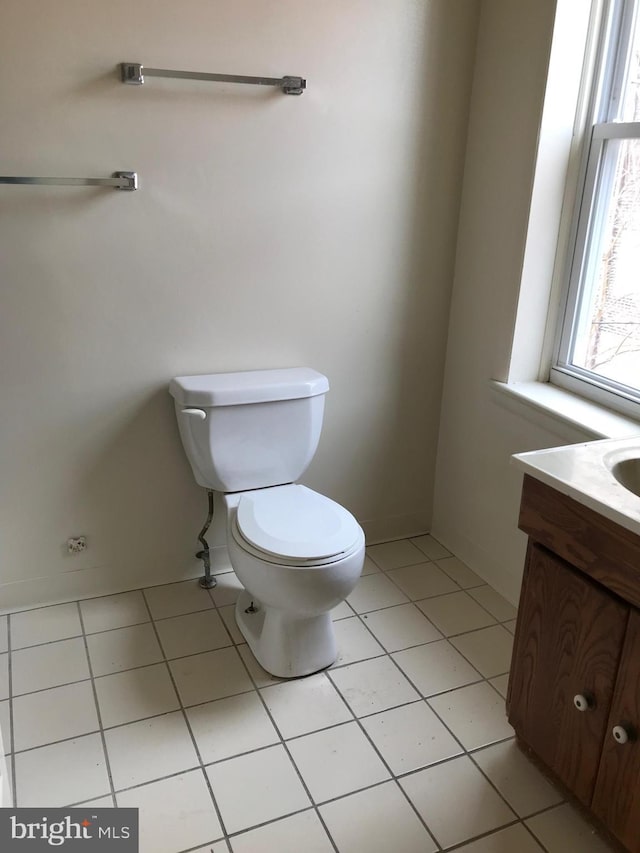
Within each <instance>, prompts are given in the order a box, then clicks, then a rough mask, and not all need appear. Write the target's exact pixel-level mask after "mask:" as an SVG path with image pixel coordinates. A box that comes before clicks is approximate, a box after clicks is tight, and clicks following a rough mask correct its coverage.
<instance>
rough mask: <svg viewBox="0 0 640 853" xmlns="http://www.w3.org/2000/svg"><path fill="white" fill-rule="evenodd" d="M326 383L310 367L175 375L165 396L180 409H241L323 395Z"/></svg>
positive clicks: (324, 379)
mask: <svg viewBox="0 0 640 853" xmlns="http://www.w3.org/2000/svg"><path fill="white" fill-rule="evenodd" d="M328 390H329V380H328V379H327V377H326V376H323V375H322V373H318V372H317V371H316V370H312V369H311V368H310V367H284V368H280V369H278V370H244V371H241V372H239V373H206V374H203V375H198V376H176V378H175V379H172V380H171V382H170V384H169V393H170V394H171V395H172V396H173V397H175V399H176V401H177V402H178V403H180V404H181V405H183V406H201V407H206V408H211V407H213V406H241V405H243V404H245V403H265V402H269V401H271V402H273V401H277V400H296V399H300V398H302V397H316V396H318V395H319V394H326V393H327V391H328Z"/></svg>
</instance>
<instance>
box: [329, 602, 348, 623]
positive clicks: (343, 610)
mask: <svg viewBox="0 0 640 853" xmlns="http://www.w3.org/2000/svg"><path fill="white" fill-rule="evenodd" d="M350 616H353V610H352V609H351V608H350V607H349V605H348V604H347V602H346V601H343V602H342V603H341V604H339V605H338V606H337V607H334V608H333V610H332V611H331V619H332V621H333V622H338V621H339V620H340V619H348V618H349V617H350Z"/></svg>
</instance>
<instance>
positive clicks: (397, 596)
mask: <svg viewBox="0 0 640 853" xmlns="http://www.w3.org/2000/svg"><path fill="white" fill-rule="evenodd" d="M408 600H409V599H408V598H407V596H406V595H405V594H404V593H403V592H401V591H400V590H399V589H398V587H397V586H396V585H395V584H393V583H391V581H390V580H389V578H388V577H387V576H386V575H383V574H382V572H379V573H378V574H377V575H366V576H365V577H363V578H360V580H359V581H358V585H357V586H356V588H355V589H354V590H353V592H352V593H351V595H350V596H349V597H348V598H347V602H348V603H349V605H350V606H351V607H353V609H354V610H355V611H356V613H366V612H367V611H369V610H379V609H380V608H381V607H392V606H393V605H394V604H405V603H406V602H407V601H408Z"/></svg>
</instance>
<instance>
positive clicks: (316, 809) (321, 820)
mask: <svg viewBox="0 0 640 853" xmlns="http://www.w3.org/2000/svg"><path fill="white" fill-rule="evenodd" d="M227 630H228V629H227ZM247 648H248V644H247ZM249 653H250V654H251V650H250V649H249ZM238 657H239V658H240V660H241V661H242V665H243V666H244V668H245V670H246V672H247V675H248V676H249V679H250V681H251V683H252V684H253V687H254V689H255V691H256V693H257V694H258V697H259V699H260V702H261V703H262V706H263V708H264V710H265V713H266V714H267V716H268V717H269V719H270V720H271V724H272V725H273V727H274V728H275V730H276V733H277V734H278V736H279V737H280V745H281V746H282V748H283V749H284V751H285V752H286V754H287V757H288V759H289V762H290V763H291V766H292V767H293V769H294V771H295V773H296V775H297V776H298V780H299V781H300V784H301V785H302V787H303V789H304V791H305V793H306V795H307V797H308V798H309V802H310V803H311V805H312V807H313V809H314V811H315V814H316V817H317V818H318V820H319V821H320V823H321V825H322V827H323V829H324V831H325V832H326V833H327V837H328V839H329V841H330V843H331V845H332V846H333V848H334V850H335V851H336V853H340V851H339V850H338V846H337V844H336V843H335V841H334V840H333V837H332V835H331V833H330V832H329V827H328V826H327V825H326V823H325V821H324V818H323V817H322V815H321V814H320V811H319V809H318V806H317V805H316V803H315V800H314V799H313V797H312V796H311V791H310V790H309V787H308V786H307V783H306V782H305V780H304V778H303V776H302V773H301V772H300V770H299V769H298V765H297V764H296V763H295V761H294V760H293V756H292V755H291V751H290V750H289V748H288V746H287V743H286V741H285V740H284V738H283V737H282V732H281V730H280V727H279V726H278V724H277V723H276V720H275V719H274V717H273V714H272V713H271V711H270V710H269V706H268V705H267V703H266V701H265V698H264V696H263V695H262V693H261V692H260V689H259V688H258V685H257V683H256V681H255V679H254V677H253V675H252V674H251V672H250V670H249V667H248V666H247V664H246V662H245V660H244V658H243V657H242V655H241V654H240V653H239V652H238ZM284 683H287V682H286V681H285V682H284ZM266 686H269V687H271V686H274V685H266ZM305 811H306V809H305ZM272 822H273V821H268V823H272Z"/></svg>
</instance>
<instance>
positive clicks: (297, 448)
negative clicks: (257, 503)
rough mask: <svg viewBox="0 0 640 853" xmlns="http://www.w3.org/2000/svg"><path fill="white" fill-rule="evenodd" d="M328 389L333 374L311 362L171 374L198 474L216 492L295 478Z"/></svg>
mask: <svg viewBox="0 0 640 853" xmlns="http://www.w3.org/2000/svg"><path fill="white" fill-rule="evenodd" d="M328 390H329V381H328V379H327V377H326V376H323V375H322V374H321V373H318V372H317V371H315V370H311V369H310V368H306V367H290V368H283V369H280V370H250V371H243V372H241V373H210V374H206V375H202V376H178V377H176V378H175V379H172V380H171V384H170V385H169V391H170V393H171V395H172V396H173V398H174V400H175V406H176V415H177V417H178V426H179V429H180V436H181V438H182V443H183V445H184V449H185V451H186V454H187V457H188V459H189V462H190V463H191V467H192V469H193V473H194V475H195V478H196V481H197V482H198V483H199V485H201V486H204V487H205V488H207V489H214V490H215V491H217V492H240V491H247V490H249V489H260V488H264V487H266V486H279V485H283V484H285V483H293V482H295V481H296V480H297V479H298V478H299V477H300V476H301V475H302V474H303V473H304V471H305V470H306V468H307V466H308V465H309V463H310V462H311V460H312V459H313V456H314V454H315V452H316V448H317V447H318V441H319V440H320V432H321V430H322V416H323V413H324V395H325V394H326V393H327V391H328Z"/></svg>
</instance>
